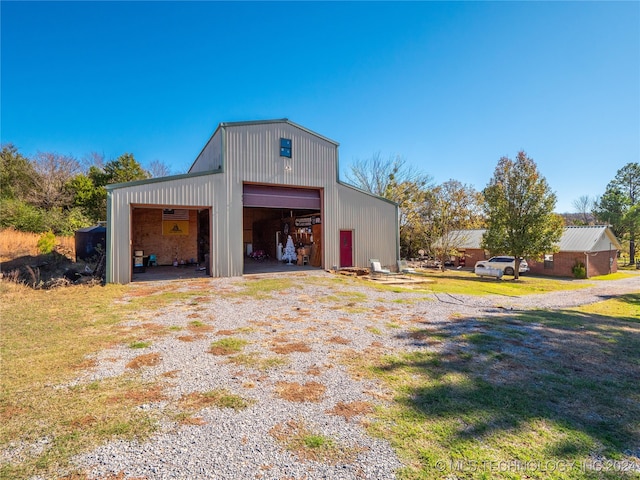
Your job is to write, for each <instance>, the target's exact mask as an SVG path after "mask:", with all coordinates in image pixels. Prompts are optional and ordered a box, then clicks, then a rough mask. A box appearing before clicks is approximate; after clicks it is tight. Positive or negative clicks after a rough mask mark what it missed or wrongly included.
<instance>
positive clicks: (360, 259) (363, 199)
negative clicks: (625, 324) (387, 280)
mask: <svg viewBox="0 0 640 480" xmlns="http://www.w3.org/2000/svg"><path fill="white" fill-rule="evenodd" d="M337 197H338V202H339V207H338V206H336V207H337V208H336V210H337V212H336V219H337V225H336V228H335V229H333V230H331V231H329V232H328V237H329V238H327V242H326V243H327V244H328V245H329V247H330V248H329V251H328V252H327V256H328V258H329V259H331V260H330V264H331V265H338V261H339V258H340V252H339V248H340V242H339V232H340V230H353V231H354V237H353V244H354V252H353V257H354V264H355V266H357V267H369V259H371V258H377V259H380V262H381V264H382V265H384V266H387V267H391V268H393V269H395V268H396V260H397V259H398V258H399V257H398V255H399V243H398V217H397V207H396V206H395V205H394V204H391V203H388V202H385V201H382V200H380V199H378V198H376V197H373V196H371V195H367V194H365V193H363V192H360V191H358V190H356V189H354V188H351V187H348V186H346V185H338V196H337Z"/></svg>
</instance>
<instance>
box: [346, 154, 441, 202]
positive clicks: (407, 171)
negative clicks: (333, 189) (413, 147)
mask: <svg viewBox="0 0 640 480" xmlns="http://www.w3.org/2000/svg"><path fill="white" fill-rule="evenodd" d="M345 176H346V179H347V182H349V183H351V184H352V185H354V186H356V187H358V188H360V189H362V190H364V191H366V192H370V193H373V194H374V195H378V196H380V197H385V198H388V199H389V200H393V201H397V199H396V198H392V197H393V196H394V194H397V193H398V192H397V191H394V186H397V185H400V184H403V183H405V184H412V183H415V184H418V185H419V186H420V187H425V186H427V185H428V184H429V183H430V182H431V178H430V177H429V176H428V175H425V174H423V173H422V172H420V171H418V170H417V169H416V168H414V167H412V166H410V165H407V161H406V160H405V159H404V158H402V157H400V156H398V155H396V156H395V157H394V156H391V157H389V158H387V159H384V158H382V156H381V154H380V152H378V153H374V154H373V155H372V156H371V158H368V159H365V160H356V161H355V162H354V163H353V165H351V168H350V170H349V171H348V172H347V173H346V175H345Z"/></svg>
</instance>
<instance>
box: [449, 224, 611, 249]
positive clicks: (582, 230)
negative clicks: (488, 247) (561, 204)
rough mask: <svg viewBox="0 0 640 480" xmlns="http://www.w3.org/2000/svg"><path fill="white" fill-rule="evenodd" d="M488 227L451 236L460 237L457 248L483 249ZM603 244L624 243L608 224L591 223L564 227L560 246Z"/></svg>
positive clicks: (584, 247)
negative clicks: (484, 235) (483, 236)
mask: <svg viewBox="0 0 640 480" xmlns="http://www.w3.org/2000/svg"><path fill="white" fill-rule="evenodd" d="M484 232H486V229H482V228H480V229H477V230H454V231H453V232H451V235H452V236H451V238H454V239H460V241H459V242H456V243H458V244H457V245H456V248H457V249H459V250H460V249H471V248H476V249H481V248H482V247H481V244H482V235H483V234H484ZM603 244H609V245H610V248H612V249H616V250H622V245H620V242H619V241H618V239H617V238H616V237H615V235H614V234H613V232H612V231H611V229H610V228H609V227H607V226H606V225H589V226H584V227H575V226H571V227H564V231H563V232H562V237H560V242H559V243H558V247H559V249H560V251H561V252H595V251H600V250H603V248H598V247H599V246H602V245H603Z"/></svg>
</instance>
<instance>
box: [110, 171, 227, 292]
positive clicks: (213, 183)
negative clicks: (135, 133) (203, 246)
mask: <svg viewBox="0 0 640 480" xmlns="http://www.w3.org/2000/svg"><path fill="white" fill-rule="evenodd" d="M221 186H222V176H221V175H219V174H215V175H214V174H212V175H199V176H189V177H185V176H179V177H176V178H175V179H168V180H165V181H161V182H158V181H154V182H148V183H143V184H138V183H136V184H134V185H132V186H123V187H117V188H114V189H112V190H111V191H110V192H109V196H108V200H109V205H108V208H107V213H108V215H107V243H108V245H109V259H108V260H109V262H108V265H107V281H108V282H113V283H129V281H130V279H131V255H132V253H131V208H132V205H149V206H158V207H162V206H173V207H181V206H184V207H193V208H205V207H211V206H212V205H213V207H214V208H213V210H214V212H215V209H216V208H215V207H216V203H217V202H216V200H215V197H216V194H217V193H218V191H219V190H221V188H222V187H221ZM215 242H216V239H215V238H212V245H211V247H210V248H211V251H214V249H215V251H217V248H216V247H217V245H216V243H215ZM216 273H217V272H213V274H214V275H215V274H216Z"/></svg>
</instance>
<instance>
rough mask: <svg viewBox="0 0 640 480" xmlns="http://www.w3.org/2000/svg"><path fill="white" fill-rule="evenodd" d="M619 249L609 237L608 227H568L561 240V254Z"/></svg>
mask: <svg viewBox="0 0 640 480" xmlns="http://www.w3.org/2000/svg"><path fill="white" fill-rule="evenodd" d="M618 247H619V244H617V243H616V242H613V241H612V239H611V238H609V236H608V235H607V227H605V226H598V225H596V226H585V227H566V228H565V229H564V233H563V234H562V238H561V239H560V251H561V252H597V251H602V250H610V249H612V248H613V249H616V248H618Z"/></svg>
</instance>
